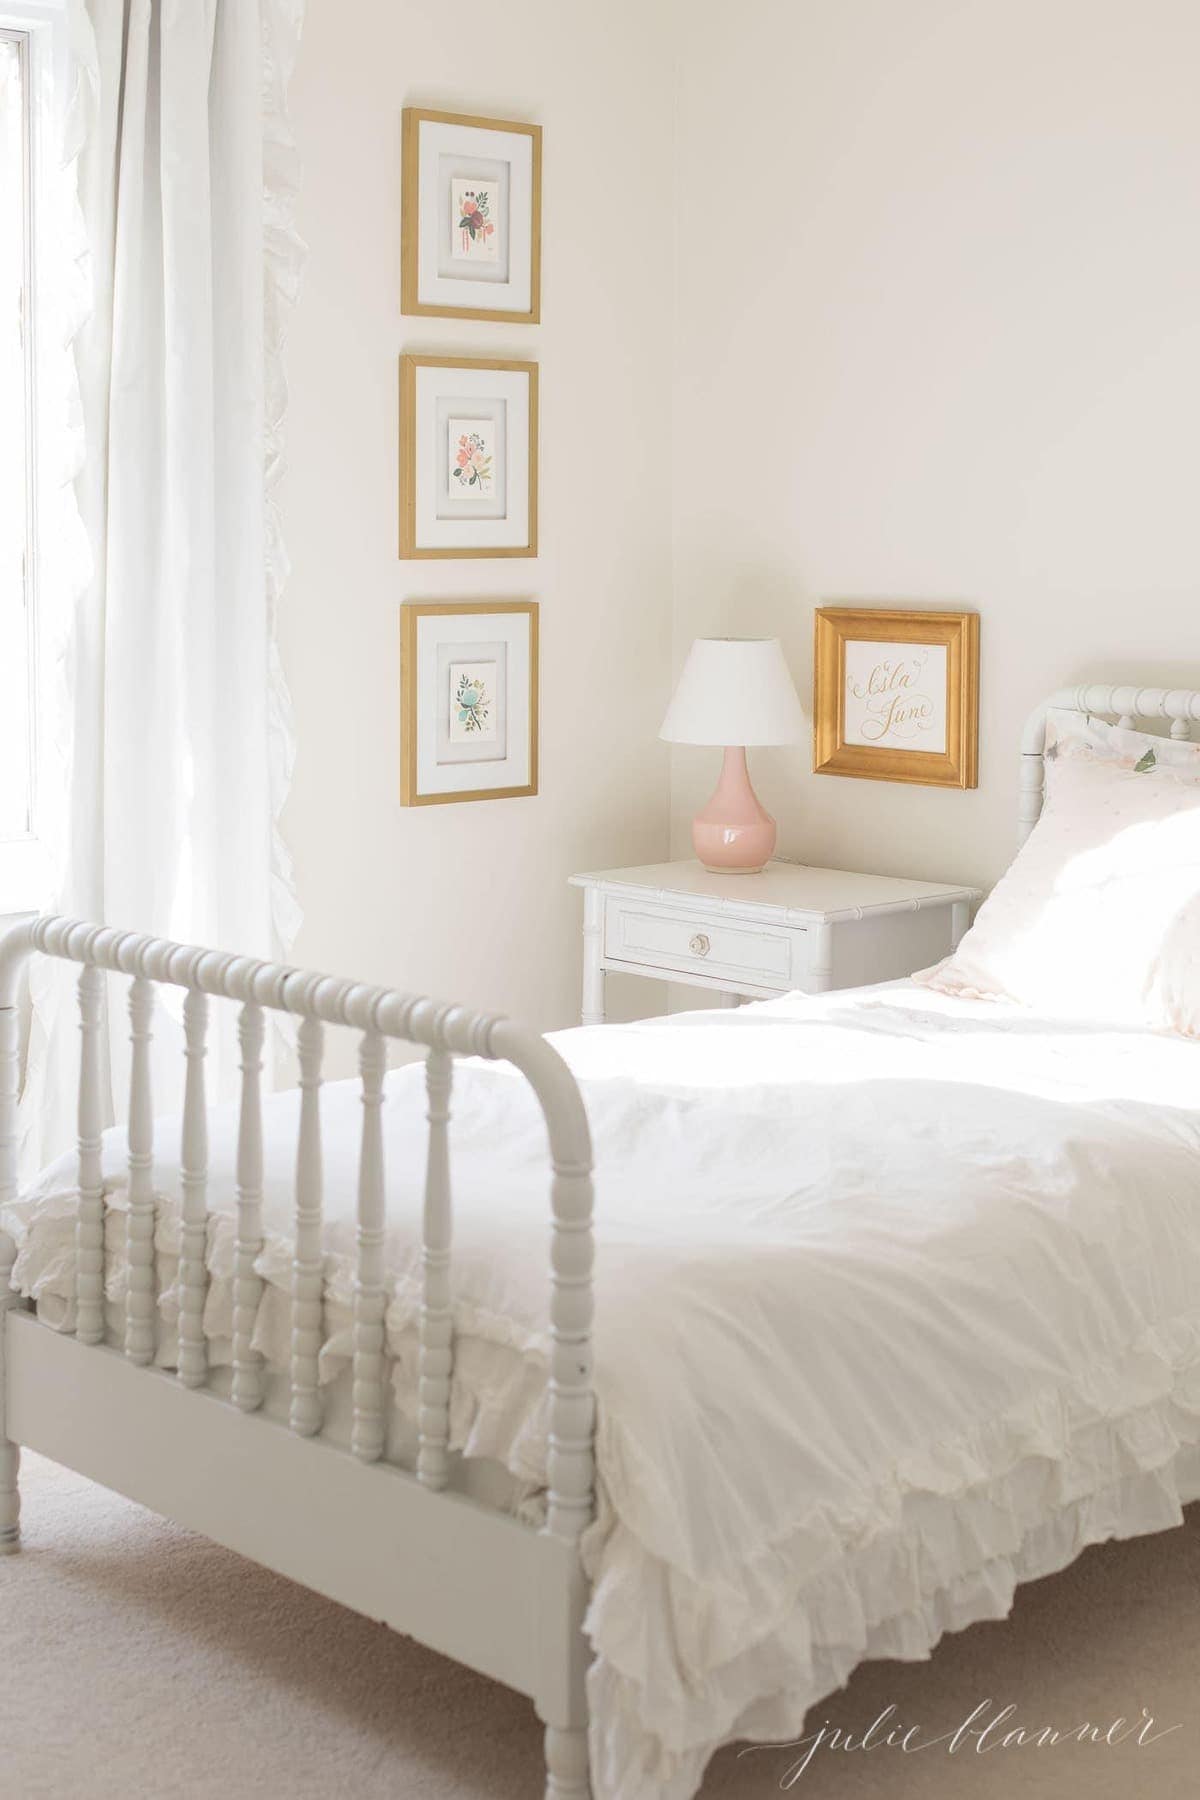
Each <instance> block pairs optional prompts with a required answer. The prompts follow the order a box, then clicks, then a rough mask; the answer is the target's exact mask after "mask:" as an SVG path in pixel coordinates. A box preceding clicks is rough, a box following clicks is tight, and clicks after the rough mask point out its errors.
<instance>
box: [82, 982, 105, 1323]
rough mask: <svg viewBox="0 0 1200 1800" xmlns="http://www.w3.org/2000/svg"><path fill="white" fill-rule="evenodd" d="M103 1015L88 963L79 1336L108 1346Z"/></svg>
mask: <svg viewBox="0 0 1200 1800" xmlns="http://www.w3.org/2000/svg"><path fill="white" fill-rule="evenodd" d="M103 1012H104V974H103V972H102V970H100V969H97V968H93V966H92V965H91V964H90V963H85V964H84V966H83V968H82V969H81V970H80V971H79V1110H78V1121H79V1125H78V1133H79V1140H78V1141H79V1211H78V1213H77V1215H76V1220H75V1335H76V1337H77V1338H79V1339H80V1341H81V1342H82V1343H85V1344H100V1343H103V1341H104V1177H103V1175H102V1173H101V1166H100V1141H101V1134H102V1131H103V1117H104V1114H103V1110H102V1101H101V1094H100V1024H101V1019H102V1017H103Z"/></svg>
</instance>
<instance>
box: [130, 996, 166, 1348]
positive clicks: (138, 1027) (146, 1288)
mask: <svg viewBox="0 0 1200 1800" xmlns="http://www.w3.org/2000/svg"><path fill="white" fill-rule="evenodd" d="M153 1017H154V985H153V983H152V982H150V981H148V980H147V979H146V977H145V976H143V975H136V976H135V977H134V979H133V981H132V983H131V984H130V988H129V1041H130V1047H131V1058H130V1073H129V1226H128V1234H127V1239H126V1262H127V1264H128V1271H129V1276H128V1279H129V1285H128V1287H127V1289H126V1293H125V1354H126V1356H127V1357H128V1358H129V1360H130V1361H131V1362H135V1363H148V1362H152V1361H153V1359H154V1337H155V1331H154V1327H155V1320H156V1318H157V1314H158V1294H157V1289H156V1285H155V1279H154V1223H155V1212H156V1208H155V1202H154V1099H153V1095H152V1093H151V1088H150V1041H151V1035H152V1034H151V1029H150V1028H151V1021H152V1020H153Z"/></svg>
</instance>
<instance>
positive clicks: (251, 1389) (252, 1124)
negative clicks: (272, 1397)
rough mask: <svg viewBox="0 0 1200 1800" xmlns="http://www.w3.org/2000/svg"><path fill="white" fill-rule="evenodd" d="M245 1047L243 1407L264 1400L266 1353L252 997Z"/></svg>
mask: <svg viewBox="0 0 1200 1800" xmlns="http://www.w3.org/2000/svg"><path fill="white" fill-rule="evenodd" d="M238 1043H239V1045H240V1046H241V1052H242V1061H241V1068H242V1104H241V1112H240V1115H239V1119H238V1148H237V1239H236V1243H235V1247H234V1258H233V1270H234V1275H233V1389H232V1395H233V1401H234V1404H235V1406H240V1407H241V1409H242V1411H243V1412H253V1411H254V1410H255V1408H256V1407H259V1406H261V1405H262V1400H263V1371H262V1357H261V1356H260V1355H259V1353H258V1351H257V1350H256V1349H255V1348H254V1327H255V1324H256V1323H257V1320H258V1306H259V1301H260V1299H261V1297H262V1280H261V1277H260V1276H259V1275H258V1274H256V1272H255V1264H256V1262H257V1261H258V1257H259V1254H260V1252H261V1250H262V1244H263V1238H262V1182H263V1149H262V1047H263V1011H262V1007H261V1006H259V1005H258V1004H257V1003H256V1002H255V1001H253V1000H248V1001H247V1002H246V1004H245V1005H244V1006H243V1007H242V1010H241V1012H240V1013H239V1015H238Z"/></svg>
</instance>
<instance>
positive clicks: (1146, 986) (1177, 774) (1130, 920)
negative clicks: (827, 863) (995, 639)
mask: <svg viewBox="0 0 1200 1800" xmlns="http://www.w3.org/2000/svg"><path fill="white" fill-rule="evenodd" d="M917 979H918V980H919V981H924V982H925V983H926V984H927V985H928V986H929V987H935V988H940V989H941V990H942V991H943V993H948V994H966V995H972V996H974V997H975V998H996V999H999V998H1007V999H1010V1000H1017V1001H1019V1002H1021V1003H1022V1004H1024V1005H1026V1006H1032V1007H1036V1008H1037V1009H1038V1010H1039V1011H1041V1012H1049V1013H1053V1014H1055V1015H1057V1016H1059V1017H1070V1018H1087V1019H1104V1020H1108V1021H1117V1022H1121V1023H1125V1024H1135V1025H1148V1026H1151V1027H1152V1028H1154V1029H1167V1030H1171V1031H1179V1032H1184V1033H1186V1034H1187V1035H1189V1036H1192V1037H1196V1036H1200V744H1191V743H1173V742H1171V741H1170V740H1169V739H1166V738H1158V737H1150V736H1149V735H1148V734H1147V733H1145V732H1141V731H1123V730H1122V729H1121V728H1120V727H1119V726H1116V725H1106V724H1104V723H1103V722H1102V721H1101V720H1098V719H1090V718H1084V717H1083V716H1082V715H1081V714H1079V713H1072V712H1051V713H1050V715H1049V718H1048V721H1047V725H1046V802H1045V806H1044V807H1043V810H1042V816H1041V818H1040V819H1039V820H1038V823H1037V824H1036V825H1035V826H1034V828H1033V831H1032V832H1031V833H1030V836H1029V838H1028V839H1027V840H1026V842H1025V843H1024V844H1023V845H1022V847H1021V849H1020V851H1019V852H1018V854H1017V856H1016V859H1015V861H1014V862H1013V863H1012V865H1011V867H1010V868H1009V869H1008V871H1007V873H1006V874H1005V875H1004V876H1003V877H1002V879H1001V880H1000V881H999V882H998V883H997V884H996V886H995V887H994V888H993V890H992V892H991V894H990V895H989V896H988V898H987V900H986V901H985V902H984V904H983V906H982V907H981V908H980V909H979V914H978V917H977V918H976V920H975V923H974V925H973V926H972V927H971V929H970V931H968V932H967V934H966V936H965V937H964V938H963V940H962V942H961V943H960V944H959V946H958V949H957V950H956V951H955V952H954V954H953V955H952V956H950V957H948V958H947V959H946V961H945V962H943V963H939V964H938V966H937V967H936V968H934V969H927V970H925V971H923V972H922V974H920V975H919V976H918V977H917Z"/></svg>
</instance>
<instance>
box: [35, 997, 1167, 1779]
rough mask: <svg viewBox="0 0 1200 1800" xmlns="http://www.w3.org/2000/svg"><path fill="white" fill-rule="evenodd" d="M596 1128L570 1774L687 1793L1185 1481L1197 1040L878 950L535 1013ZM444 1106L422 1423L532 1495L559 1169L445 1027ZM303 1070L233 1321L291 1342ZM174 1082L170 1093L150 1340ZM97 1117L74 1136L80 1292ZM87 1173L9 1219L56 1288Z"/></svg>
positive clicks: (340, 1275)
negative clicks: (793, 975)
mask: <svg viewBox="0 0 1200 1800" xmlns="http://www.w3.org/2000/svg"><path fill="white" fill-rule="evenodd" d="M553 1041H554V1043H555V1044H556V1046H557V1048H558V1049H559V1050H560V1051H561V1052H562V1054H563V1055H564V1056H565V1057H566V1059H567V1061H568V1062H569V1063H570V1065H571V1066H572V1068H573V1070H574V1072H575V1074H576V1076H577V1079H578V1080H579V1081H580V1084H581V1087H582V1090H583V1093H584V1097H585V1100H586V1103H587V1106H588V1111H589V1116H590V1120H591V1125H592V1131H593V1136H594V1140H595V1144H596V1153H597V1160H596V1230H597V1255H596V1275H595V1279H596V1325H595V1341H594V1349H595V1367H596V1391H597V1407H598V1415H597V1446H596V1447H597V1468H598V1512H597V1518H596V1520H595V1521H594V1523H593V1524H592V1525H591V1527H590V1528H589V1530H588V1532H587V1533H586V1535H585V1538H584V1541H583V1546H582V1547H583V1554H584V1557H585V1563H586V1566H587V1569H588V1572H589V1574H590V1577H591V1579H592V1582H593V1589H592V1596H591V1602H590V1607H589V1611H588V1617H587V1630H588V1634H589V1636H590V1639H591V1642H592V1645H593V1648H594V1651H595V1662H594V1664H593V1667H592V1670H591V1673H590V1676H589V1691H590V1694H591V1699H592V1703H593V1725H592V1753H593V1762H594V1775H593V1779H594V1784H595V1792H596V1800H690V1796H691V1795H693V1794H694V1793H695V1791H696V1788H697V1787H698V1785H699V1782H700V1778H701V1774H702V1771H703V1768H704V1764H705V1762H706V1761H707V1759H708V1757H709V1756H710V1755H711V1754H712V1752H713V1750H714V1749H715V1748H716V1747H717V1746H718V1745H719V1744H720V1743H722V1742H725V1741H727V1740H730V1739H732V1738H735V1737H739V1736H757V1737H774V1738H780V1739H783V1738H788V1737H793V1736H796V1735H797V1734H798V1733H799V1731H800V1730H801V1728H802V1726H803V1720H804V1713H805V1710H806V1708H809V1707H811V1706H812V1705H814V1704H815V1703H816V1702H817V1701H819V1700H820V1699H821V1698H823V1696H824V1695H826V1694H827V1693H829V1692H830V1691H831V1690H832V1689H834V1688H836V1687H838V1686H839V1685H841V1684H842V1683H843V1682H844V1681H845V1679H846V1677H847V1676H848V1674H849V1672H850V1670H851V1669H852V1668H853V1667H854V1666H855V1664H856V1663H858V1662H859V1661H861V1660H862V1659H863V1658H864V1657H868V1656H899V1657H909V1658H912V1657H924V1656H927V1655H928V1654H929V1651H930V1649H931V1647H932V1646H933V1644H935V1643H936V1642H937V1640H938V1638H939V1637H940V1636H941V1634H942V1633H943V1632H945V1631H948V1630H956V1629H960V1628H961V1627H963V1626H965V1625H966V1624H969V1623H971V1622H973V1621H975V1620H977V1619H981V1618H1001V1617H1003V1616H1004V1615H1005V1613H1006V1612H1007V1611H1008V1609H1009V1607H1010V1605H1011V1601H1012V1593H1013V1589H1014V1587H1015V1585H1016V1583H1017V1582H1018V1581H1023V1580H1028V1579H1031V1578H1033V1577H1034V1576H1037V1575H1041V1574H1046V1573H1049V1572H1051V1571H1052V1570H1053V1569H1057V1568H1061V1567H1063V1566H1064V1565H1065V1564H1066V1563H1067V1562H1069V1561H1070V1560H1072V1558H1073V1557H1074V1556H1075V1555H1076V1554H1078V1551H1079V1550H1080V1548H1081V1547H1082V1546H1083V1545H1085V1544H1087V1543H1091V1542H1095V1541H1099V1540H1100V1539H1102V1538H1104V1537H1109V1536H1113V1535H1133V1534H1136V1533H1138V1532H1142V1531H1148V1530H1158V1529H1164V1528H1166V1527H1167V1526H1169V1525H1171V1524H1175V1523H1178V1521H1179V1518H1180V1516H1181V1515H1180V1507H1181V1503H1182V1502H1183V1501H1185V1500H1189V1499H1193V1498H1196V1497H1198V1496H1200V1201H1198V1200H1197V1199H1196V1197H1195V1196H1196V1195H1197V1193H1198V1192H1200V1182H1198V1179H1197V1178H1198V1175H1200V1129H1198V1128H1200V1114H1198V1113H1197V1105H1198V1097H1200V1046H1197V1045H1196V1044H1194V1043H1191V1042H1188V1041H1187V1040H1185V1039H1183V1038H1180V1037H1175V1036H1172V1035H1170V1034H1166V1033H1161V1032H1151V1031H1143V1032H1138V1031H1129V1030H1119V1029H1115V1028H1114V1029H1108V1028H1102V1029H1096V1030H1092V1031H1086V1032H1082V1031H1080V1030H1079V1029H1078V1027H1077V1025H1076V1024H1074V1023H1071V1022H1067V1023H1066V1024H1063V1023H1060V1022H1059V1021H1057V1020H1056V1019H1055V1018H1053V1017H1051V1016H1045V1017H1039V1016H1036V1015H1033V1014H1030V1013H1028V1012H1020V1011H1019V1010H1018V1009H1016V1008H1012V1007H996V1006H993V1005H991V1004H989V1003H987V1002H975V1001H970V1000H965V999H962V998H957V997H952V996H947V995H943V994H940V993H937V992H934V991H930V990H929V989H927V988H924V987H922V986H919V985H912V984H899V985H896V986H889V987H887V988H885V989H879V990H865V991H863V992H862V993H859V994H854V993H840V994H831V995H828V996H823V997H821V998H819V999H816V1000H812V999H804V998H803V997H800V996H788V997H786V998H784V999H781V1000H775V1001H770V1002H766V1003H763V1004H760V1005H751V1006H747V1007H744V1008H742V1009H740V1011H739V1012H737V1013H724V1012H712V1013H694V1014H683V1015H675V1016H673V1017H671V1018H665V1019H659V1020H654V1021H645V1022H642V1023H639V1024H635V1025H630V1026H619V1025H610V1026H605V1027H603V1028H600V1029H593V1030H575V1031H569V1032H563V1033H560V1034H557V1035H556V1036H555V1038H554V1040H553ZM455 1087H456V1110H455V1117H454V1121H453V1124H452V1127H451V1154H452V1181H453V1187H454V1207H455V1248H454V1260H453V1281H454V1310H455V1330H456V1343H457V1351H456V1366H455V1376H454V1385H453V1390H452V1397H451V1442H452V1446H453V1448H454V1449H455V1450H456V1451H457V1452H460V1453H461V1452H465V1453H466V1454H467V1456H468V1457H478V1458H489V1459H493V1460H494V1461H496V1462H498V1463H501V1464H503V1465H504V1467H505V1468H506V1469H507V1470H508V1471H509V1473H510V1475H511V1476H512V1477H513V1478H514V1480H515V1481H517V1482H518V1483H519V1484H520V1489H521V1497H520V1505H521V1508H522V1512H523V1516H525V1517H527V1518H529V1519H530V1520H531V1522H536V1521H537V1519H538V1518H539V1517H540V1516H541V1512H542V1509H543V1499H544V1486H545V1469H546V1450H547V1446H546V1399H545V1371H546V1356H547V1346H548V1336H547V1320H546V1306H547V1281H546V1273H545V1264H546V1237H547V1220H548V1178H547V1173H546V1166H545V1139H544V1130H543V1128H542V1124H541V1119H540V1115H539V1114H538V1112H537V1108H536V1103H535V1102H534V1101H533V1100H532V1097H531V1096H530V1095H529V1094H528V1092H527V1090H526V1089H525V1087H524V1084H523V1083H522V1082H521V1081H520V1079H519V1078H518V1077H517V1076H516V1075H515V1074H514V1073H513V1072H511V1071H507V1070H504V1069H496V1068H492V1067H489V1066H485V1065H482V1064H476V1063H474V1062H469V1061H467V1062H463V1063H462V1064H460V1066H459V1068H458V1070H457V1071H456V1082H455ZM423 1107H424V1096H423V1089H422V1085H421V1073H420V1070H419V1069H418V1068H413V1067H406V1068H402V1069H398V1070H396V1071H394V1072H392V1073H391V1074H390V1075H389V1076H388V1078H387V1085H386V1100H385V1106H384V1111H383V1119H384V1131H385V1149H386V1164H387V1169H388V1221H387V1241H386V1260H387V1269H388V1276H389V1283H390V1287H389V1299H388V1306H387V1316H386V1331H387V1350H388V1354H389V1357H390V1359H391V1369H390V1373H391V1382H392V1393H393V1397H394V1419H393V1433H394V1435H396V1437H397V1438H398V1437H399V1435H401V1432H402V1428H408V1429H410V1428H411V1425H412V1421H413V1419H414V1417H415V1406H416V1329H417V1319H418V1314H419V1305H420V1245H419V1231H420V1209H421V1195H420V1170H421V1167H422V1161H423V1144H424V1119H423ZM359 1110H360V1109H359V1106H358V1097H357V1089H356V1086H355V1084H352V1083H341V1084H338V1083H334V1084H329V1085H328V1086H327V1087H326V1088H325V1089H324V1090H323V1092H322V1097H321V1123H322V1138H323V1144H324V1155H325V1192H326V1202H327V1207H326V1211H327V1216H326V1221H325V1270H326V1314H327V1327H328V1333H329V1338H328V1342H327V1343H326V1345H325V1349H324V1351H323V1353H322V1359H321V1375H322V1381H323V1383H324V1384H325V1386H326V1389H327V1391H329V1392H332V1390H333V1388H334V1387H335V1386H336V1384H337V1383H338V1382H339V1381H340V1380H341V1379H342V1378H343V1377H344V1374H345V1370H346V1368H347V1362H348V1356H349V1351H350V1333H349V1324H350V1302H351V1270H352V1258H353V1249H354V1226H353V1212H354V1192H355V1170H356V1157H357V1146H358V1124H359V1120H358V1113H359ZM296 1126H297V1106H296V1099H295V1096H294V1095H289V1094H281V1095H277V1096H273V1097H271V1098H270V1099H269V1100H268V1101H267V1103H266V1106H265V1113H264V1198H263V1210H264V1220H265V1243H264V1248H263V1252H262V1255H261V1257H260V1258H259V1264H258V1267H259V1272H260V1273H261V1275H262V1276H263V1279H264V1284H265V1286H264V1293H263V1300H262V1305H261V1307H260V1309H259V1315H258V1320H257V1326H256V1334H255V1343H256V1345H257V1346H258V1347H259V1348H260V1349H261V1351H262V1353H263V1355H264V1357H265V1358H266V1359H267V1363H268V1366H269V1368H271V1369H272V1370H274V1371H275V1372H276V1373H277V1374H278V1373H281V1372H284V1371H286V1367H287V1350H288V1310H289V1307H288V1289H289V1284H290V1279H291V1270H290V1259H291V1248H290V1243H291V1237H290V1234H291V1229H292V1224H291V1221H292V1186H293V1172H294V1158H295V1140H296ZM209 1139H210V1153H209V1195H210V1205H211V1206H212V1207H213V1208H214V1214H215V1216H214V1218H213V1220H212V1222H211V1225H210V1232H209V1241H208V1265H209V1270H210V1276H211V1280H210V1289H209V1295H208V1302H207V1306H206V1312H205V1321H204V1322H205V1331H206V1335H208V1337H209V1340H210V1357H211V1359H212V1360H213V1361H214V1363H216V1364H217V1366H218V1367H220V1366H222V1365H223V1363H224V1361H226V1360H227V1357H228V1346H227V1338H228V1332H229V1328H230V1293H231V1278H232V1242H233V1235H234V1227H233V1220H232V1204H233V1194H234V1187H235V1181H234V1162H235V1150H236V1120H235V1116H234V1114H233V1112H232V1110H231V1109H228V1108H226V1109H221V1108H217V1109H214V1112H213V1114H212V1117H211V1119H210V1129H209ZM177 1142H178V1134H177V1127H176V1124H175V1123H172V1122H167V1121H163V1122H161V1123H160V1126H159V1129H158V1132H157V1136H156V1143H157V1165H156V1182H157V1187H158V1190H159V1192H160V1195H161V1202H160V1209H159V1221H158V1232H157V1238H156V1249H157V1256H158V1270H159V1280H160V1284H161V1292H160V1298H159V1312H160V1350H159V1360H160V1362H161V1363H163V1364H164V1365H166V1366H170V1364H171V1362H172V1360H173V1354H174V1346H173V1324H174V1321H175V1319H176V1317H177V1306H178V1294H177V1292H176V1286H175V1284H176V1271H177V1259H178V1248H179V1221H178V1192H179V1186H178V1166H177V1162H176V1161H175V1152H174V1146H175V1144H176V1143H177ZM123 1158H124V1146H123V1143H122V1141H121V1138H120V1136H119V1134H114V1133H110V1134H109V1135H108V1136H107V1137H106V1140H105V1145H104V1173H105V1183H106V1187H107V1189H108V1191H109V1195H110V1207H109V1217H108V1226H107V1247H108V1297H109V1300H110V1302H111V1303H112V1304H113V1305H117V1304H119V1302H120V1300H121V1297H122V1295H123V1293H124V1287H125V1281H126V1266H125V1219H126V1208H127V1189H126V1175H125V1167H124V1160H123ZM76 1198H77V1196H76V1190H75V1176H74V1169H73V1165H72V1163H71V1162H70V1161H69V1160H64V1161H63V1162H61V1163H59V1164H57V1165H54V1166H52V1167H51V1168H50V1169H48V1170H47V1171H45V1172H44V1174H43V1175H42V1177H41V1178H40V1179H39V1181H38V1182H37V1183H36V1184H35V1186H34V1187H33V1188H32V1189H30V1190H29V1191H28V1192H27V1193H26V1194H24V1195H23V1196H22V1197H21V1199H20V1200H19V1201H17V1202H15V1203H13V1204H12V1205H10V1206H9V1207H8V1208H7V1209H6V1210H5V1212H4V1214H3V1215H2V1216H0V1224H3V1225H4V1226H5V1228H7V1229H11V1230H13V1231H14V1232H15V1233H16V1235H17V1236H18V1238H19V1240H20V1251H19V1256H18V1263H17V1268H16V1277H17V1279H18V1281H19V1282H20V1285H21V1287H22V1291H23V1292H25V1293H26V1294H28V1295H31V1296H32V1297H34V1298H35V1299H36V1301H37V1304H38V1307H39V1310H40V1311H41V1312H42V1314H43V1316H44V1317H45V1318H47V1319H48V1320H51V1321H53V1322H55V1323H58V1324H60V1325H62V1326H64V1327H68V1328H69V1324H70V1319H71V1309H72V1306H73V1284H74V1261H73V1258H74V1250H73V1219H74V1212H75V1205H76Z"/></svg>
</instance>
